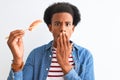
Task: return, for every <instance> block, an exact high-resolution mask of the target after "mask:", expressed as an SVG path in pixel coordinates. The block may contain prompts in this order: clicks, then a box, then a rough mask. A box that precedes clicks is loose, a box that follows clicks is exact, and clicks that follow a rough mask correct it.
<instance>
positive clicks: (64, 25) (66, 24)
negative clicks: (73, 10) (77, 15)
mask: <svg viewBox="0 0 120 80" xmlns="http://www.w3.org/2000/svg"><path fill="white" fill-rule="evenodd" d="M49 30H50V32H52V34H53V37H54V41H56V39H57V38H58V36H59V35H60V33H66V35H67V37H68V39H70V37H71V35H72V33H73V32H74V25H73V17H72V15H71V14H70V13H67V12H61V13H55V14H54V15H53V17H52V19H51V24H50V25H49Z"/></svg>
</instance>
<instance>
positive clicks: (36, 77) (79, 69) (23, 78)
mask: <svg viewBox="0 0 120 80" xmlns="http://www.w3.org/2000/svg"><path fill="white" fill-rule="evenodd" d="M51 47H52V41H51V42H49V43H48V44H45V45H43V46H40V47H37V48H35V49H34V50H32V51H31V53H30V55H29V56H28V58H27V60H26V63H25V65H24V68H23V69H22V70H21V71H18V72H13V70H12V69H11V70H10V73H9V76H8V78H7V80H46V78H47V75H48V71H49V68H50V64H51V60H52V55H53V54H52V51H51ZM72 56H73V60H74V63H75V67H74V68H72V69H71V70H70V71H69V72H68V73H67V74H66V75H64V80H94V67H93V57H92V54H91V53H90V51H88V50H87V49H85V48H83V47H81V46H78V45H76V44H75V43H73V50H72ZM56 80H57V79H56Z"/></svg>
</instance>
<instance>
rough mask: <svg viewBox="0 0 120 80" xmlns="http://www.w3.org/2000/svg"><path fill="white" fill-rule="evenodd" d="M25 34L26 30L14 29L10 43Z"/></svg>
mask: <svg viewBox="0 0 120 80" xmlns="http://www.w3.org/2000/svg"><path fill="white" fill-rule="evenodd" d="M23 36H24V31H21V30H15V31H12V32H11V33H10V36H9V39H8V43H9V42H13V41H15V40H17V39H18V38H22V37H23Z"/></svg>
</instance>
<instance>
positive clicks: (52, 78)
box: [46, 48, 74, 80]
mask: <svg viewBox="0 0 120 80" xmlns="http://www.w3.org/2000/svg"><path fill="white" fill-rule="evenodd" d="M52 53H53V56H52V62H51V65H50V69H49V72H48V77H47V79H46V80H64V78H63V76H64V73H63V72H62V68H61V67H60V65H59V63H58V62H57V59H56V49H55V48H52ZM68 60H69V62H70V64H71V65H72V66H73V67H74V61H73V57H72V55H70V57H69V59H68Z"/></svg>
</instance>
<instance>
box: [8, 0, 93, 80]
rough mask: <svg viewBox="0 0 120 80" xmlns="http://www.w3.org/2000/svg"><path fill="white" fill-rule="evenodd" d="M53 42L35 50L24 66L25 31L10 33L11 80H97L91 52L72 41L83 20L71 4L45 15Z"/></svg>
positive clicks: (52, 8)
mask: <svg viewBox="0 0 120 80" xmlns="http://www.w3.org/2000/svg"><path fill="white" fill-rule="evenodd" d="M44 21H45V23H46V24H47V26H48V28H49V31H50V32H51V33H52V34H53V40H52V41H51V42H49V43H48V44H45V45H43V46H40V47H38V48H35V49H34V50H33V51H32V52H31V53H30V55H29V56H28V58H27V61H26V63H25V65H24V63H23V54H24V48H23V40H22V37H23V36H24V34H25V33H24V31H23V30H15V31H12V32H11V33H10V36H9V39H8V42H7V43H8V46H9V48H10V49H11V52H12V55H13V63H12V65H11V66H12V69H11V71H10V74H9V76H8V80H94V70H93V57H92V55H91V53H90V52H89V51H88V50H87V49H85V48H83V47H81V46H78V45H77V44H75V43H73V42H72V41H70V37H71V35H72V33H73V32H74V29H75V26H76V25H77V24H78V22H79V21H80V13H79V10H78V9H77V8H76V7H75V6H74V5H72V4H69V3H64V2H61V3H55V4H52V5H51V6H49V7H48V8H47V9H46V11H45V14H44Z"/></svg>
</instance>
